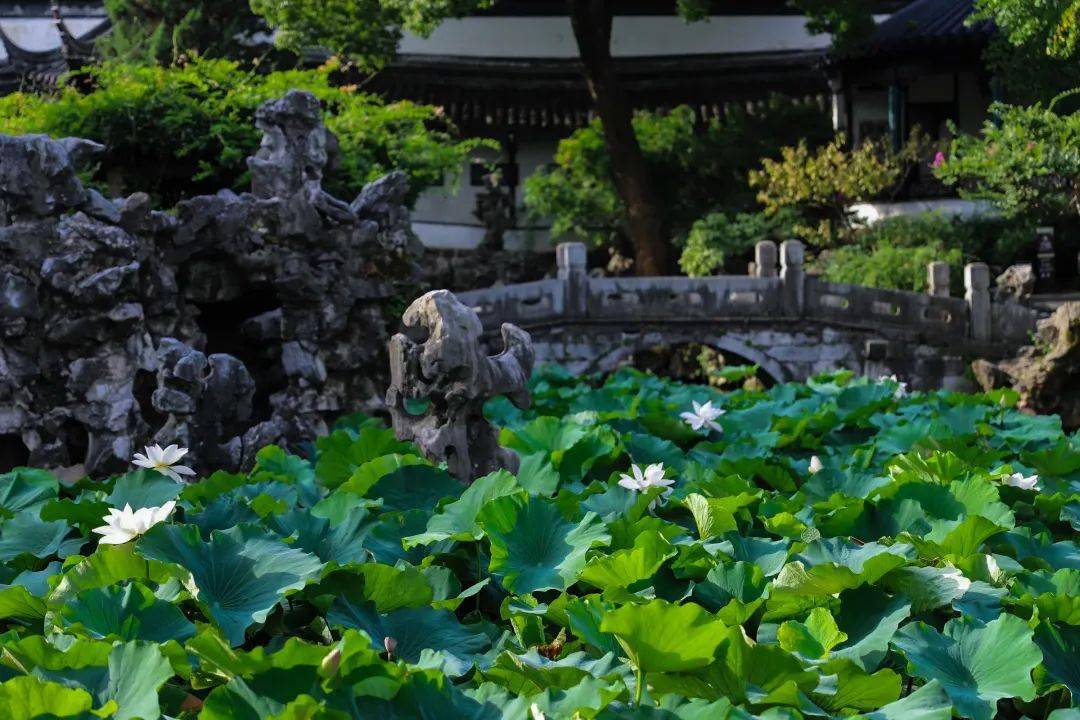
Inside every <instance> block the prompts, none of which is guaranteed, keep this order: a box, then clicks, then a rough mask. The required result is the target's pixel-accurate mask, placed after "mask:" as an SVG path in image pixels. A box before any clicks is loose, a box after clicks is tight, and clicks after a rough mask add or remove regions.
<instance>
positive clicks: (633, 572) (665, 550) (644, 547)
mask: <svg viewBox="0 0 1080 720" xmlns="http://www.w3.org/2000/svg"><path fill="white" fill-rule="evenodd" d="M675 553H676V550H675V548H674V547H673V546H672V545H671V543H670V542H668V541H667V538H665V537H664V536H663V535H662V534H661V533H659V532H655V531H654V532H645V533H642V534H640V535H638V537H637V539H636V540H635V541H634V546H633V547H632V548H628V549H623V550H616V551H615V552H613V553H611V554H610V555H604V554H601V555H597V556H595V557H593V558H591V559H590V560H589V561H588V562H587V563H586V564H585V567H584V568H582V570H581V573H580V574H579V576H578V579H579V580H581V581H583V582H587V583H589V584H590V585H593V586H595V587H598V588H600V589H602V590H603V589H606V588H625V587H629V586H631V585H633V584H634V583H637V582H639V581H641V580H646V579H648V578H651V577H652V576H653V575H654V574H655V573H656V572H657V571H658V570H659V569H660V566H661V565H663V564H664V562H665V561H667V560H668V559H670V558H672V557H675Z"/></svg>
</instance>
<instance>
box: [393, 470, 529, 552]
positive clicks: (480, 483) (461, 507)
mask: <svg viewBox="0 0 1080 720" xmlns="http://www.w3.org/2000/svg"><path fill="white" fill-rule="evenodd" d="M519 489H520V488H519V486H518V484H517V480H516V479H515V478H514V476H513V475H511V474H510V473H508V472H506V471H505V470H500V471H498V472H493V473H491V474H490V475H485V476H484V477H481V478H477V479H476V480H474V481H473V483H472V485H470V486H469V487H468V488H466V489H465V491H464V492H463V493H461V497H459V498H458V499H457V500H455V501H454V502H452V503H450V504H448V505H445V506H444V507H443V508H442V511H441V512H439V513H438V514H436V515H433V516H431V519H430V520H429V521H428V523H427V528H426V530H425V532H423V533H421V534H418V535H414V536H412V537H407V538H405V539H404V540H403V543H404V545H405V547H406V548H407V549H408V548H412V547H417V546H420V545H430V544H431V543H434V542H438V541H440V540H476V539H479V537H480V535H481V530H480V526H479V525H477V522H476V516H477V515H478V514H479V513H480V508H481V507H483V506H484V505H486V504H487V503H488V502H490V501H491V500H494V499H495V498H499V497H503V496H504V495H509V494H511V493H513V492H515V491H517V490H519Z"/></svg>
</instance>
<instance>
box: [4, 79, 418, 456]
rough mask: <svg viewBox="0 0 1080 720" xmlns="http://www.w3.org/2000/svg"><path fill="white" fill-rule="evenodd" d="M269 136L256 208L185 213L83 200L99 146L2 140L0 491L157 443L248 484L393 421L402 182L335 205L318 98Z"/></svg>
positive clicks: (404, 244) (258, 167)
mask: <svg viewBox="0 0 1080 720" xmlns="http://www.w3.org/2000/svg"><path fill="white" fill-rule="evenodd" d="M257 125H258V126H259V128H260V129H262V131H263V133H264V139H263V143H262V146H261V147H260V149H259V150H258V152H257V153H256V154H255V156H254V157H252V158H250V159H249V163H250V166H251V171H252V192H251V193H243V194H237V193H234V192H232V191H230V190H222V191H220V192H218V193H217V194H215V195H207V196H200V197H195V198H191V199H190V200H186V201H184V202H182V203H180V204H179V205H178V206H177V208H176V209H175V212H173V213H166V212H160V211H156V210H154V209H152V206H151V201H150V198H149V197H148V196H147V195H146V194H144V193H136V194H134V195H131V196H130V197H128V198H124V199H115V200H110V199H107V198H105V197H103V196H102V195H101V194H100V193H98V192H97V191H95V190H93V189H90V188H87V187H85V186H84V185H83V184H82V182H81V181H80V179H79V176H78V173H77V170H78V168H79V163H80V162H82V161H83V160H84V159H85V158H86V157H89V156H90V155H92V154H93V153H94V152H95V151H96V150H98V149H100V146H97V145H96V144H94V143H90V142H88V141H85V140H78V139H64V140H53V139H50V138H48V137H46V136H43V135H30V136H25V137H8V136H0V472H2V471H4V470H5V469H7V468H8V467H11V466H12V465H14V464H21V463H30V464H33V465H40V466H47V467H49V466H52V467H56V466H78V467H79V468H80V469H85V470H86V471H87V472H90V473H91V474H102V473H106V472H114V471H119V470H122V469H124V468H126V467H127V466H128V462H129V460H130V458H131V454H132V451H133V450H134V449H135V448H136V447H138V446H140V445H141V444H144V443H146V442H149V441H153V440H152V439H155V440H158V441H161V442H184V443H185V444H187V443H190V444H191V445H192V455H191V460H192V464H193V465H194V466H195V467H196V469H199V468H200V467H201V468H203V469H209V468H210V467H215V468H216V467H222V468H225V469H239V468H240V467H241V466H242V465H243V464H245V463H246V462H250V459H251V457H252V454H253V452H254V451H255V450H256V449H257V446H256V444H264V443H265V442H276V441H286V440H299V439H303V438H310V437H312V436H314V435H315V434H317V433H319V432H323V431H325V429H326V422H327V420H329V419H330V418H332V417H335V416H337V415H340V414H342V413H346V412H351V411H354V410H359V409H368V410H370V409H372V408H374V407H377V406H378V405H379V404H380V400H381V398H380V396H381V393H382V388H384V387H385V379H384V378H385V368H386V361H385V354H384V353H385V348H386V342H387V339H388V337H389V332H388V328H387V322H386V320H385V319H384V317H383V314H382V310H381V307H382V305H383V304H384V302H385V300H386V299H387V298H388V297H390V296H391V295H394V294H400V293H401V292H402V290H401V288H402V286H403V284H404V283H405V282H406V281H408V280H409V279H411V277H412V273H413V272H414V258H415V257H416V256H417V253H418V247H419V245H418V241H417V240H416V238H415V237H414V236H413V234H412V232H411V229H410V222H409V213H408V209H407V208H406V207H405V205H404V198H405V194H406V191H407V186H406V185H407V184H406V180H405V177H404V175H401V174H400V173H395V174H392V175H390V176H387V177H386V178H383V179H382V180H379V181H376V182H375V183H372V184H371V185H369V186H368V187H365V188H364V189H363V191H362V192H360V193H359V195H358V196H357V198H356V199H355V200H353V201H352V203H349V202H346V201H344V200H340V199H337V198H335V197H333V196H331V195H329V194H328V193H326V192H325V191H324V190H323V189H322V184H321V180H322V170H323V167H324V165H325V164H326V163H327V161H328V157H330V156H331V155H332V154H333V152H334V148H335V147H336V139H335V138H334V137H333V135H332V134H331V133H330V132H329V131H327V130H326V128H325V127H324V126H323V124H322V121H321V113H320V108H319V104H318V101H317V100H316V99H315V98H314V97H312V96H311V95H309V94H307V93H302V92H296V91H293V92H290V93H288V94H287V95H286V96H285V97H283V98H281V99H279V100H274V101H271V102H268V103H266V104H265V105H264V106H263V107H262V108H261V109H260V110H259V112H258V115H257ZM200 358H201V359H200Z"/></svg>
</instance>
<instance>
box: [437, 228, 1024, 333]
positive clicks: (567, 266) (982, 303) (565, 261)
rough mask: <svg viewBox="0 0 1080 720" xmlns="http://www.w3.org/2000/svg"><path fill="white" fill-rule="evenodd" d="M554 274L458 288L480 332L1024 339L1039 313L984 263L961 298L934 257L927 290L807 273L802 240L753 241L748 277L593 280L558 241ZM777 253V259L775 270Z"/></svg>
mask: <svg viewBox="0 0 1080 720" xmlns="http://www.w3.org/2000/svg"><path fill="white" fill-rule="evenodd" d="M556 258H557V264H558V276H557V277H556V278H552V279H549V280H540V281H538V282H530V283H521V284H517V285H506V286H500V287H492V288H487V289H484V290H473V291H469V292H464V293H459V295H458V297H459V298H460V299H461V300H462V301H463V302H465V303H467V304H469V305H471V306H473V307H474V308H475V309H476V311H477V313H478V314H479V316H480V319H481V321H482V322H483V323H484V327H485V328H486V329H492V330H494V329H496V328H498V327H499V325H501V324H502V323H504V322H512V323H515V324H518V325H522V326H525V327H529V326H535V325H545V324H558V323H561V322H567V321H573V322H586V323H587V322H597V323H612V322H642V321H644V322H665V323H666V322H682V321H694V322H701V321H703V320H706V321H708V320H716V321H727V320H738V319H745V320H747V321H760V320H776V321H784V320H788V321H794V320H800V319H814V320H819V321H822V322H827V323H832V324H837V325H843V326H847V327H856V328H866V329H869V330H876V329H882V330H885V329H895V330H906V331H910V332H915V333H918V334H919V335H921V336H924V337H927V338H928V339H938V340H945V341H949V342H953V343H955V342H956V341H959V340H967V341H969V342H973V343H976V344H987V343H992V342H995V343H997V342H1000V343H1008V344H1014V345H1015V344H1024V343H1026V342H1027V339H1028V337H1029V336H1030V333H1031V332H1032V331H1033V330H1034V328H1035V321H1036V319H1037V317H1038V314H1037V313H1036V311H1034V310H1031V309H1029V308H1026V307H1023V306H1020V305H1016V304H1013V303H1007V304H1003V303H992V302H991V299H990V270H989V268H988V267H987V266H986V265H985V264H984V263H971V264H969V265H967V266H965V268H964V287H965V292H964V297H963V298H958V297H950V296H949V266H948V264H947V263H944V262H933V263H930V265H929V267H928V269H927V275H928V281H929V282H928V285H929V289H928V291H927V293H925V294H924V293H916V292H906V291H901V290H885V289H880V288H870V287H863V286H860V285H848V284H842V283H832V282H828V281H825V280H822V279H820V278H818V277H815V276H812V275H807V274H806V272H805V268H804V248H803V245H802V243H800V242H798V241H796V240H789V241H786V242H784V243H782V244H781V245H780V247H779V248H777V246H776V244H775V243H773V242H770V241H763V242H760V243H758V244H757V247H756V248H755V262H754V264H753V266H752V271H751V274H750V275H745V276H741V275H739V276H735V275H725V276H713V277H702V278H689V277H589V274H588V267H587V260H586V250H585V246H584V245H582V244H581V243H562V244H560V245H559V246H558V247H557V248H556ZM777 260H779V267H778V263H777Z"/></svg>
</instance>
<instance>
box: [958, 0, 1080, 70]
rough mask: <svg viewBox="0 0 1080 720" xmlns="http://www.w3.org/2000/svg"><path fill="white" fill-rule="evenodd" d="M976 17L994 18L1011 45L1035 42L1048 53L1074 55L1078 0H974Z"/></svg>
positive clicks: (1079, 32) (1079, 29)
mask: <svg viewBox="0 0 1080 720" xmlns="http://www.w3.org/2000/svg"><path fill="white" fill-rule="evenodd" d="M975 9H976V14H975V17H976V18H984V19H990V20H993V21H994V24H995V25H996V26H997V28H998V30H999V31H1000V32H1001V33H1003V34H1004V36H1005V37H1006V38H1007V39H1008V40H1009V42H1011V43H1012V44H1013V45H1016V46H1022V45H1026V44H1028V43H1035V44H1036V45H1038V46H1040V47H1042V48H1043V49H1044V51H1045V52H1046V54H1047V55H1051V56H1053V57H1058V58H1068V57H1072V56H1074V55H1076V50H1077V44H1078V42H1080V0H1037V1H1033V0H976V2H975Z"/></svg>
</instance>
